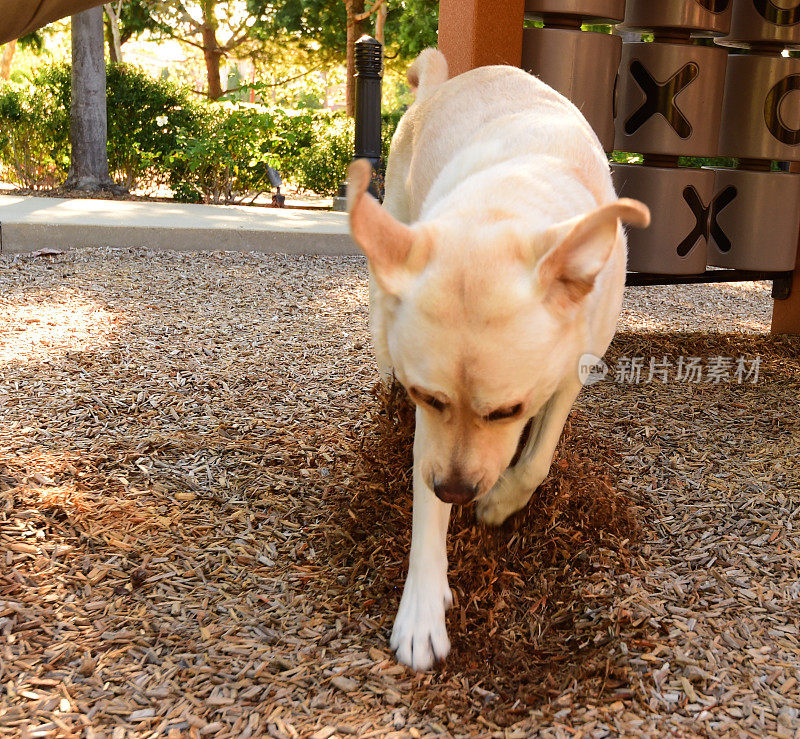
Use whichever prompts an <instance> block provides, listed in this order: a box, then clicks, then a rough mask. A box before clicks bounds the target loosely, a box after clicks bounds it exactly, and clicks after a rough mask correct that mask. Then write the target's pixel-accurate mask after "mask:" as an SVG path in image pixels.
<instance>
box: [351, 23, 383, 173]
mask: <svg viewBox="0 0 800 739" xmlns="http://www.w3.org/2000/svg"><path fill="white" fill-rule="evenodd" d="M355 56H356V91H355V92H356V99H355V109H356V133H355V158H356V159H361V158H364V159H369V161H370V163H371V164H372V167H373V169H375V170H376V171H377V170H378V167H379V165H380V161H381V77H382V72H383V47H382V46H381V44H380V42H379V41H376V40H375V39H374V38H372V36H367V35H366V34H365V35H364V36H362V37H361V38H360V39H358V41H356V44H355Z"/></svg>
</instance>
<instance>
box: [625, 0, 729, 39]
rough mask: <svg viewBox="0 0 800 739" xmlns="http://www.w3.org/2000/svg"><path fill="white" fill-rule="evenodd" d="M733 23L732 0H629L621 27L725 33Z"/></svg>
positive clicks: (695, 33) (691, 32)
mask: <svg viewBox="0 0 800 739" xmlns="http://www.w3.org/2000/svg"><path fill="white" fill-rule="evenodd" d="M730 25H731V0H669V1H668V2H664V0H628V2H627V5H626V8H625V22H624V23H623V24H622V27H623V28H626V29H630V30H641V31H645V30H652V29H669V30H670V31H678V32H683V33H686V34H692V35H699V36H723V35H725V34H726V33H728V29H729V28H730Z"/></svg>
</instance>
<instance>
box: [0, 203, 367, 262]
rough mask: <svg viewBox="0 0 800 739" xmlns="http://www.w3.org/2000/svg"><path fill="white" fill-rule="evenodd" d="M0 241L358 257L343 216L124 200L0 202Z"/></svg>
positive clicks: (21, 245)
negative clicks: (355, 255)
mask: <svg viewBox="0 0 800 739" xmlns="http://www.w3.org/2000/svg"><path fill="white" fill-rule="evenodd" d="M0 238H1V239H2V251H3V253H4V254H19V253H26V252H31V251H36V250H37V249H43V248H57V249H76V248H81V247H98V246H113V247H117V248H138V247H146V248H148V249H153V250H157V251H158V250H172V251H212V250H234V251H256V252H263V253H267V254H326V255H344V254H360V251H359V249H358V247H356V246H355V245H354V244H353V242H352V240H351V238H350V235H349V231H348V227H347V216H346V214H344V213H330V212H320V211H310V210H308V211H305V210H295V209H292V210H284V209H277V208H276V209H272V208H256V207H248V206H235V205H234V206H225V205H192V204H183V203H175V204H173V203H143V202H139V201H125V200H122V201H119V200H89V199H86V200H83V199H78V200H67V199H60V198H37V197H20V196H8V195H0Z"/></svg>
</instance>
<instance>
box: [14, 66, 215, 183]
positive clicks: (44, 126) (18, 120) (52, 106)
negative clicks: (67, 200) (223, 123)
mask: <svg viewBox="0 0 800 739" xmlns="http://www.w3.org/2000/svg"><path fill="white" fill-rule="evenodd" d="M106 80H107V92H106V94H107V101H108V166H109V171H110V173H111V175H112V177H113V178H114V179H115V180H116V181H117V182H120V183H121V184H124V185H125V186H126V187H128V188H131V187H134V186H135V185H137V184H140V183H141V182H142V181H143V180H144V179H147V180H148V182H150V183H153V184H156V183H159V182H166V181H167V179H168V177H169V174H170V170H169V158H170V156H171V155H172V153H173V152H174V151H175V149H176V148H177V147H178V146H179V137H183V138H185V137H186V136H187V135H192V134H193V133H194V132H196V130H197V129H198V127H199V125H200V123H201V120H202V118H203V115H204V108H203V107H202V106H201V105H199V104H197V103H195V102H194V101H192V100H191V99H190V97H189V93H188V92H187V91H185V90H181V89H179V88H177V87H175V86H174V85H173V84H171V83H170V82H168V81H166V80H161V79H153V78H151V77H150V76H149V75H148V74H147V73H145V72H144V71H142V70H140V69H137V68H136V67H133V66H130V65H127V64H110V65H109V66H108V67H107V70H106ZM70 93H71V76H70V67H69V65H68V64H53V65H49V66H44V67H41V68H40V69H39V71H38V72H37V74H36V75H35V76H34V77H33V79H32V80H31V81H29V82H27V81H23V82H19V83H6V84H4V85H3V86H2V87H0V131H2V134H0V163H1V164H2V165H3V168H4V169H5V170H6V174H7V176H9V177H10V178H11V179H12V180H13V181H14V182H17V183H19V184H22V185H24V186H25V187H31V188H38V187H52V186H54V185H56V184H58V183H59V182H60V181H63V180H64V179H65V178H66V176H67V174H68V172H69V157H70V138H69V126H70V121H69V109H70Z"/></svg>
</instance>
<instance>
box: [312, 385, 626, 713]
mask: <svg viewBox="0 0 800 739" xmlns="http://www.w3.org/2000/svg"><path fill="white" fill-rule="evenodd" d="M374 395H375V396H376V401H377V405H376V406H375V407H373V408H372V409H371V411H367V419H368V420H367V422H366V423H365V424H364V425H362V426H361V429H360V438H359V439H358V444H359V446H360V449H361V453H360V455H359V456H358V458H357V459H355V460H354V476H355V478H356V479H357V480H358V481H359V483H360V485H359V489H358V490H357V491H356V493H355V494H353V493H352V492H351V491H343V490H342V491H339V492H338V495H337V494H336V493H334V494H333V498H334V499H331V500H330V502H331V511H332V517H333V518H334V519H338V521H332V522H331V523H332V525H331V527H330V531H331V532H332V533H331V535H329V536H328V537H327V544H328V556H329V557H331V559H332V561H337V562H347V563H348V564H349V565H350V566H351V567H352V574H351V577H350V581H351V583H358V588H357V596H356V597H354V599H353V602H352V605H353V607H354V608H355V609H361V610H363V611H365V612H367V613H369V612H373V611H374V606H375V604H381V606H382V607H385V608H386V609H387V611H388V619H387V621H388V624H387V625H390V624H391V619H393V618H394V614H395V612H396V608H397V604H398V602H399V596H400V594H401V590H402V583H403V578H404V576H405V571H406V567H407V557H408V551H409V545H410V541H411V507H412V482H411V478H412V475H411V466H412V445H413V435H414V408H413V406H412V404H411V402H410V401H409V400H408V398H407V395H406V393H405V390H404V389H403V388H402V386H401V385H399V384H398V383H395V384H394V385H392V386H391V387H389V388H384V387H382V386H378V387H376V388H375V390H374ZM620 462H621V458H620V456H619V454H618V453H617V452H616V451H614V450H613V449H611V448H610V447H608V446H606V445H604V444H603V443H602V442H601V441H600V440H598V439H597V438H595V437H594V436H593V434H592V432H591V429H590V428H589V424H588V423H587V420H586V418H585V417H583V416H576V415H575V414H573V416H572V418H571V420H570V422H569V424H568V426H567V429H566V430H565V433H564V436H563V437H562V440H561V442H560V444H559V447H558V451H557V454H556V459H555V461H554V464H553V467H552V470H551V474H550V476H549V477H548V479H547V480H546V482H545V483H544V484H543V485H542V486H541V487H540V488H539V489H538V490H537V491H536V493H535V494H534V496H533V498H532V499H531V501H530V503H529V505H528V506H527V507H526V508H525V509H524V510H523V511H521V512H520V513H518V514H517V515H515V516H513V517H512V518H511V519H510V520H509V521H507V522H506V523H505V524H504V525H503V526H502V527H499V528H494V527H486V526H483V525H480V524H478V523H477V522H476V520H475V515H474V506H472V505H470V506H464V507H454V508H453V513H452V516H451V524H450V532H449V536H448V545H449V577H450V584H451V587H452V589H453V593H454V598H455V603H454V606H453V608H452V609H451V610H450V612H449V614H448V631H449V634H450V637H451V641H452V652H451V654H450V656H449V657H448V658H447V661H446V664H444V665H443V666H442V667H441V668H440V670H441V672H440V677H441V678H442V679H446V678H447V677H448V676H451V675H453V674H458V675H459V676H463V677H466V678H467V679H468V682H469V684H472V685H477V686H478V687H477V691H475V689H473V695H472V696H464V697H463V700H462V705H461V706H451V708H453V709H455V708H458V707H460V708H462V709H466V708H468V707H471V708H472V709H477V706H478V705H480V703H483V704H484V705H483V706H481V708H482V709H483V715H484V716H485V717H488V718H490V720H491V721H493V722H495V723H496V724H500V725H504V724H507V723H509V722H512V721H514V720H518V718H519V717H520V716H522V715H525V714H526V713H527V712H528V711H529V710H530V708H532V707H538V706H541V705H543V704H546V703H547V702H548V701H550V700H552V699H553V698H554V697H557V696H558V695H560V694H561V693H563V691H564V690H565V689H566V688H567V687H568V686H569V685H570V684H571V683H574V682H578V683H580V689H581V692H582V693H583V694H586V695H589V696H591V697H593V698H595V699H601V698H603V697H611V698H613V697H619V696H620V695H625V694H626V693H627V680H626V675H625V673H624V671H621V670H619V669H617V668H616V667H615V666H614V665H613V664H612V662H611V660H610V658H609V654H610V652H609V647H611V646H612V645H613V644H614V642H615V641H616V640H617V638H618V637H619V634H620V628H621V626H622V625H624V626H625V627H626V629H627V630H628V631H629V630H630V626H631V625H630V623H629V622H626V613H625V612H624V611H621V612H619V613H617V619H618V620H617V621H616V622H612V621H610V620H609V619H608V618H607V616H605V615H604V616H602V617H599V618H595V615H599V611H600V610H601V609H600V606H601V604H603V603H608V602H609V601H610V600H612V599H613V597H614V595H615V594H617V592H618V585H617V580H618V577H619V573H620V572H622V571H626V570H628V569H629V568H630V566H631V561H632V552H633V551H635V547H636V543H637V542H638V540H639V533H640V526H639V522H638V508H637V507H636V505H635V504H634V502H633V501H631V500H629V499H628V498H627V497H626V496H625V495H623V494H621V493H619V492H618V491H617V490H616V487H615V479H616V476H617V475H618V474H619V471H620V469H621V464H620ZM336 498H338V499H336ZM337 524H338V525H337ZM337 533H338V534H339V535H337ZM628 638H630V633H629V634H628ZM475 692H477V694H478V695H479V696H480V697H481V700H480V701H477V702H476V700H475ZM422 698H423V700H424V696H423V697H422ZM495 702H497V704H498V708H497V709H496V710H493V708H492V704H493V703H495Z"/></svg>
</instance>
